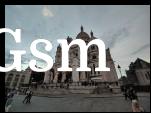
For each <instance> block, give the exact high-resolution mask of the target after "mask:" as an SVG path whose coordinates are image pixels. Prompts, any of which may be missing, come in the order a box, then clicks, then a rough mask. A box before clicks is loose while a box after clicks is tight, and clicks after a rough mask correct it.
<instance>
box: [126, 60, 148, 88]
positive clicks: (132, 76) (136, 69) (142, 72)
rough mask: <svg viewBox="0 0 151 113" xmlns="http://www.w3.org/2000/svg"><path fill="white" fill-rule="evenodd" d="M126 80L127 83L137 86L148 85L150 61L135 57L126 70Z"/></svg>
mask: <svg viewBox="0 0 151 113" xmlns="http://www.w3.org/2000/svg"><path fill="white" fill-rule="evenodd" d="M126 74H127V81H128V83H129V84H135V85H139V86H149V85H150V63H148V62H146V61H144V60H142V59H140V58H137V59H136V61H135V62H131V64H130V65H129V70H126Z"/></svg>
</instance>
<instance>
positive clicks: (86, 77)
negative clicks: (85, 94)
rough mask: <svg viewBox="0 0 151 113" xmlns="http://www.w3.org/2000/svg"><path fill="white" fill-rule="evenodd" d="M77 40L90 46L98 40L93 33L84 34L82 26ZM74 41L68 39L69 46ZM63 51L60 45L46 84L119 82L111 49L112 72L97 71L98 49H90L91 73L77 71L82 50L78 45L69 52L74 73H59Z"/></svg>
mask: <svg viewBox="0 0 151 113" xmlns="http://www.w3.org/2000/svg"><path fill="white" fill-rule="evenodd" d="M76 39H82V40H84V41H85V43H86V44H88V43H89V42H90V41H91V40H93V39H97V38H96V37H95V36H94V34H93V32H92V31H91V32H90V36H89V35H88V34H87V33H86V32H84V28H83V26H81V31H80V33H79V34H78V35H77V37H76ZM72 40H73V39H72V38H71V37H69V36H68V37H67V42H68V44H69V43H70V42H71V41H72ZM61 53H62V50H61V46H60V45H58V47H57V51H56V56H55V63H54V66H53V68H52V69H51V70H49V71H47V72H46V73H45V77H44V83H51V82H53V83H60V82H65V83H66V82H91V81H99V82H109V83H112V82H117V81H118V77H117V73H116V69H115V65H114V62H113V59H112V57H111V54H110V49H109V48H108V49H106V65H107V67H109V68H110V71H104V72H100V71H95V68H96V67H98V60H99V58H98V54H99V53H98V47H97V46H96V45H91V46H90V47H89V48H88V63H87V64H88V67H90V68H91V71H84V72H80V71H76V68H78V67H79V66H80V48H79V46H78V45H73V46H71V47H70V50H69V67H71V68H72V69H73V71H72V72H59V71H57V68H59V67H61V62H62V54H61Z"/></svg>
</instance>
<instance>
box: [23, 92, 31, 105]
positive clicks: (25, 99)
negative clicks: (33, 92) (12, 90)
mask: <svg viewBox="0 0 151 113" xmlns="http://www.w3.org/2000/svg"><path fill="white" fill-rule="evenodd" d="M29 97H30V90H27V92H26V97H25V98H24V100H23V103H25V101H26V103H27V100H28V98H29Z"/></svg>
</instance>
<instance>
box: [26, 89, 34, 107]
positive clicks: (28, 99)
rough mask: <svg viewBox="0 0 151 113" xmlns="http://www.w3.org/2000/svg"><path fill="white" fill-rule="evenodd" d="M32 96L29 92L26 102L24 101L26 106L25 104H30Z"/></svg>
mask: <svg viewBox="0 0 151 113" xmlns="http://www.w3.org/2000/svg"><path fill="white" fill-rule="evenodd" d="M32 95H33V92H32V91H30V93H29V95H28V98H27V101H26V104H27V103H30V100H31V98H32Z"/></svg>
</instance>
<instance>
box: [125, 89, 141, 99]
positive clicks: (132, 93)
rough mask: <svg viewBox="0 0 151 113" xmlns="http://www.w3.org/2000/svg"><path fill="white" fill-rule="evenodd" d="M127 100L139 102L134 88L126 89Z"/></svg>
mask: <svg viewBox="0 0 151 113" xmlns="http://www.w3.org/2000/svg"><path fill="white" fill-rule="evenodd" d="M124 96H125V100H127V99H130V100H131V101H132V100H134V99H136V100H138V97H137V93H136V90H135V89H134V88H133V87H130V88H124Z"/></svg>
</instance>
